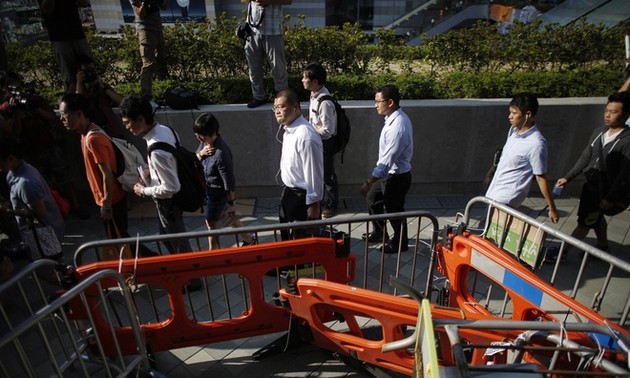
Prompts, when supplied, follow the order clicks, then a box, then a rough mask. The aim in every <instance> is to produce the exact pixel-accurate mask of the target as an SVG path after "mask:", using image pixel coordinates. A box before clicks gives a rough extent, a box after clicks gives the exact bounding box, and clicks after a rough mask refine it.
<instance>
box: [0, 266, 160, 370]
mask: <svg viewBox="0 0 630 378" xmlns="http://www.w3.org/2000/svg"><path fill="white" fill-rule="evenodd" d="M57 268H58V266H57V263H55V262H54V261H51V260H38V261H35V262H33V263H32V264H30V265H28V266H27V267H26V268H24V269H23V270H22V271H20V272H19V273H17V274H15V275H14V276H13V277H11V278H10V279H9V280H8V281H6V282H4V283H2V285H0V296H1V297H2V299H1V300H0V312H1V314H2V319H0V327H1V335H2V336H1V337H0V376H3V377H36V376H50V375H51V374H54V375H55V376H59V377H61V376H65V375H67V374H69V373H71V375H72V376H82V377H92V376H94V374H95V372H96V371H98V372H100V373H99V374H104V376H107V377H125V376H128V375H130V374H132V373H136V372H138V371H140V370H145V371H148V370H149V364H148V360H147V358H146V357H147V353H146V350H145V348H144V346H145V343H144V339H143V336H142V333H141V330H140V326H139V324H138V323H137V322H130V324H129V327H130V331H131V335H132V337H133V342H134V345H135V349H134V353H133V355H124V354H123V353H121V350H122V345H121V343H120V341H119V340H116V339H114V343H113V345H114V348H115V351H116V352H114V353H113V354H106V353H105V351H104V346H103V343H102V340H103V338H104V337H105V338H107V337H111V334H112V328H113V327H109V328H105V329H103V331H104V332H103V333H101V332H99V330H101V328H100V327H96V324H95V323H94V319H93V318H92V317H91V316H88V317H86V318H85V319H81V320H80V321H77V320H75V319H74V318H73V317H74V314H73V313H72V312H71V311H69V308H70V307H69V306H70V305H71V304H72V306H73V308H77V309H82V310H83V311H85V312H86V313H87V314H91V308H90V307H88V306H87V304H88V302H87V300H86V293H88V292H93V293H97V296H98V301H100V302H107V298H106V296H107V291H106V290H104V289H103V287H101V285H100V281H101V280H103V279H106V278H107V279H110V280H113V281H115V282H116V283H117V285H118V288H119V295H120V296H121V298H122V299H123V300H124V304H125V305H124V307H123V308H122V309H121V310H122V311H124V312H125V313H126V317H127V318H129V319H137V314H136V313H135V306H134V305H133V302H132V298H131V295H130V293H129V289H128V287H127V284H126V282H125V280H124V279H123V277H122V276H121V275H120V274H118V273H116V272H115V271H112V270H102V271H100V272H98V273H97V274H94V275H93V276H91V277H89V279H86V280H85V281H83V282H81V283H79V284H78V285H76V286H74V287H72V288H70V289H68V290H67V291H65V292H64V293H63V295H61V296H59V297H57V298H55V291H56V290H59V289H60V287H59V282H61V281H63V277H59V276H57V275H58V274H59V273H58V272H57V271H56V269H57ZM50 298H55V299H50ZM105 316H106V318H107V320H108V324H114V323H115V321H114V319H113V318H114V317H115V316H117V314H113V313H111V312H109V311H106V312H105ZM107 333H109V334H107Z"/></svg>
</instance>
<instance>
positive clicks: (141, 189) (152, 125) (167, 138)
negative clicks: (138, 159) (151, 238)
mask: <svg viewBox="0 0 630 378" xmlns="http://www.w3.org/2000/svg"><path fill="white" fill-rule="evenodd" d="M120 114H121V116H122V121H123V125H125V127H126V128H127V130H129V131H131V132H132V133H133V134H134V135H139V136H142V138H143V139H144V140H146V142H147V146H148V147H150V146H151V145H152V144H154V143H157V142H165V143H168V144H170V145H172V146H173V147H175V144H176V139H175V138H176V137H175V134H174V132H173V131H172V130H171V128H169V127H168V126H164V125H161V124H159V123H158V122H157V121H156V120H155V119H154V117H153V108H152V107H151V104H150V103H149V100H148V99H147V98H145V97H140V96H127V97H125V98H124V99H123V101H122V103H121V104H120ZM147 160H148V163H149V178H148V182H138V183H137V184H136V185H135V186H134V188H133V191H134V193H135V194H136V195H137V196H139V197H151V198H153V201H154V202H155V205H156V207H157V213H158V218H159V220H160V234H174V233H180V232H186V226H185V225H184V219H183V210H182V208H181V207H180V206H179V205H178V204H177V203H176V202H175V201H174V200H173V196H174V195H175V194H176V193H177V192H179V190H180V183H179V178H178V176H177V160H176V159H175V156H173V155H172V154H171V153H169V152H167V151H164V150H157V149H156V150H155V151H153V152H152V153H151V154H150V156H148V157H147ZM165 244H166V248H167V249H168V251H169V252H170V253H180V252H190V251H192V249H191V247H190V243H189V242H188V240H187V239H181V240H176V241H173V242H165Z"/></svg>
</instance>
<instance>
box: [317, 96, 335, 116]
mask: <svg viewBox="0 0 630 378" xmlns="http://www.w3.org/2000/svg"><path fill="white" fill-rule="evenodd" d="M324 101H332V103H333V105H334V104H335V98H334V97H333V96H331V95H329V94H327V95H323V96H320V97H318V98H317V111H318V112H319V107H320V106H321V105H322V102H324Z"/></svg>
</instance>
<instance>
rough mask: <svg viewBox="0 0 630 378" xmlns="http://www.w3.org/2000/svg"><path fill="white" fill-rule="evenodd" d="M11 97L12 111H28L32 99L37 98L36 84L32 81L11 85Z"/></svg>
mask: <svg viewBox="0 0 630 378" xmlns="http://www.w3.org/2000/svg"><path fill="white" fill-rule="evenodd" d="M9 91H10V92H11V97H10V98H9V106H10V107H11V109H28V106H29V103H30V101H31V99H32V98H33V97H34V96H35V94H36V92H35V83H34V82H32V81H26V82H22V83H20V84H16V85H9Z"/></svg>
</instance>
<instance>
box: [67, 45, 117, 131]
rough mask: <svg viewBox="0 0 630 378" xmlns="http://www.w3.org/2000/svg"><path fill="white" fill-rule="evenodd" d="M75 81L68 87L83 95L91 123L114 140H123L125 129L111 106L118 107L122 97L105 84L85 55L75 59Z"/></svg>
mask: <svg viewBox="0 0 630 378" xmlns="http://www.w3.org/2000/svg"><path fill="white" fill-rule="evenodd" d="M77 65H78V68H79V69H78V71H77V75H76V81H75V82H74V83H73V84H72V85H71V86H70V89H71V90H72V91H74V92H75V93H79V94H82V95H84V96H85V97H86V98H87V99H88V101H89V102H90V106H91V107H92V121H93V122H94V123H95V124H97V125H99V126H100V127H101V128H102V129H103V130H105V132H106V133H107V134H108V135H109V136H111V137H115V138H122V139H124V135H125V128H124V127H123V125H122V122H121V121H120V117H119V116H117V115H116V114H115V113H114V109H113V108H112V106H115V107H118V106H119V105H120V102H121V101H122V99H123V96H122V95H120V94H119V93H118V92H116V91H115V90H114V88H112V87H111V85H109V84H106V83H105V82H104V81H103V78H102V77H101V76H100V75H99V74H98V70H97V67H96V63H95V62H94V59H92V58H91V57H89V56H87V55H81V56H79V57H78V58H77Z"/></svg>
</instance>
